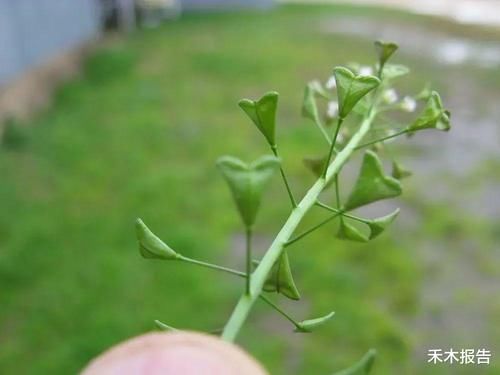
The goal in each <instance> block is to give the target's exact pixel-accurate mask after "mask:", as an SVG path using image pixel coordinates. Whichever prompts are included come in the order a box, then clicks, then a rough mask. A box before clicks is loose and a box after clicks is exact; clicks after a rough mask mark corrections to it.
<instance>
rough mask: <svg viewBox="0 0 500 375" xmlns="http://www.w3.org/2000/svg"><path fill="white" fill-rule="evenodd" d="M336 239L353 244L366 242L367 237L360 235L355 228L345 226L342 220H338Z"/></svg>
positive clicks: (348, 225)
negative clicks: (353, 242) (352, 242)
mask: <svg viewBox="0 0 500 375" xmlns="http://www.w3.org/2000/svg"><path fill="white" fill-rule="evenodd" d="M337 238H339V239H341V240H349V241H355V242H368V237H367V236H366V235H364V234H363V233H361V232H360V231H359V230H358V229H357V228H355V227H353V226H352V225H350V224H347V223H346V222H345V221H344V220H343V219H341V220H340V226H339V230H338V232H337Z"/></svg>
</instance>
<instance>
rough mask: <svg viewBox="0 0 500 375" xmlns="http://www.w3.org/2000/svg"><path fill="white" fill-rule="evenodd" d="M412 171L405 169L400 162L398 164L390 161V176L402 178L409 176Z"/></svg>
mask: <svg viewBox="0 0 500 375" xmlns="http://www.w3.org/2000/svg"><path fill="white" fill-rule="evenodd" d="M412 174H413V173H411V171H409V170H408V169H405V168H404V167H403V166H402V165H401V164H399V163H398V162H397V161H395V160H394V161H393V162H392V173H391V175H392V177H394V178H396V179H398V180H402V179H403V178H406V177H410V176H411V175H412Z"/></svg>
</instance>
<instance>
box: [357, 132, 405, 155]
mask: <svg viewBox="0 0 500 375" xmlns="http://www.w3.org/2000/svg"><path fill="white" fill-rule="evenodd" d="M405 133H408V129H406V128H405V129H403V130H400V131H398V132H396V133H393V134H389V135H388V136H385V137H382V138H379V139H375V140H374V141H370V142H367V143H363V144H362V145H359V146H356V148H355V150H359V149H360V148H363V147H366V146H371V145H373V144H375V143H379V142H383V141H386V140H388V139H391V138H395V137H399V136H400V135H403V134H405Z"/></svg>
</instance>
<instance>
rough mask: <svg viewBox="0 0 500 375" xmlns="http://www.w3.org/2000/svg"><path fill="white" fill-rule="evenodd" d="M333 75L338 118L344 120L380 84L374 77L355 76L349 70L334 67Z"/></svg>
mask: <svg viewBox="0 0 500 375" xmlns="http://www.w3.org/2000/svg"><path fill="white" fill-rule="evenodd" d="M333 75H334V76H335V81H336V82H337V96H338V102H339V116H340V117H341V118H345V117H346V116H347V115H348V114H349V113H350V112H351V111H352V109H353V108H354V106H355V105H356V103H357V102H359V100H361V98H363V97H364V96H365V95H366V94H368V93H369V92H370V91H371V90H373V89H374V88H376V87H377V86H378V85H379V84H380V80H379V79H378V78H377V77H374V76H361V75H358V76H355V75H354V73H352V72H351V71H350V70H349V69H347V68H343V67H336V68H334V69H333Z"/></svg>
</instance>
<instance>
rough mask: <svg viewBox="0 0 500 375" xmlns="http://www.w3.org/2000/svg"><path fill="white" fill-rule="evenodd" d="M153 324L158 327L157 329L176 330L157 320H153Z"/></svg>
mask: <svg viewBox="0 0 500 375" xmlns="http://www.w3.org/2000/svg"><path fill="white" fill-rule="evenodd" d="M155 325H156V326H157V327H158V329H160V330H162V331H177V329H176V328H174V327H171V326H169V325H167V324H165V323H163V322H160V321H159V320H155Z"/></svg>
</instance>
